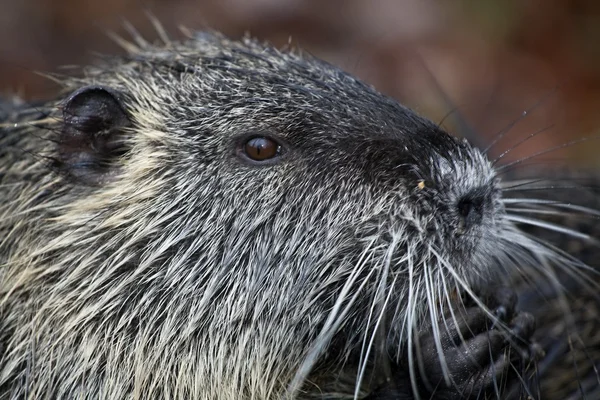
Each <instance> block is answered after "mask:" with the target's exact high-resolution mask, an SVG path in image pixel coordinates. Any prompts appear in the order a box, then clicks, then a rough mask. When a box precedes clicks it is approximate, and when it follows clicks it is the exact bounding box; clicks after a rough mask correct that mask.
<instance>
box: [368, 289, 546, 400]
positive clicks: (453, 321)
mask: <svg viewBox="0 0 600 400" xmlns="http://www.w3.org/2000/svg"><path fill="white" fill-rule="evenodd" d="M483 302H484V303H485V304H486V306H487V307H488V309H489V310H490V311H491V313H492V316H490V315H489V313H486V312H485V311H484V310H483V309H482V308H481V307H479V306H478V305H476V304H472V305H468V306H467V307H463V308H461V309H457V310H454V312H453V313H448V314H447V315H446V316H445V318H444V319H443V320H441V321H440V322H439V323H438V325H437V326H436V327H435V329H432V328H431V327H430V329H428V330H426V331H425V332H424V333H422V334H421V335H420V337H419V340H418V346H416V347H417V349H415V350H414V351H415V353H416V354H415V355H416V357H415V359H417V358H418V359H419V362H418V364H419V365H418V366H415V368H416V372H417V375H418V385H419V388H418V390H419V392H420V394H421V397H423V398H435V399H478V398H481V399H483V398H486V396H487V397H488V398H502V397H501V393H502V390H503V388H504V387H506V386H507V384H508V382H509V381H511V380H513V379H518V377H519V375H520V374H521V373H522V372H523V370H524V368H525V366H527V365H528V364H529V363H530V362H531V361H533V360H535V359H538V358H539V357H540V356H541V350H540V348H539V347H538V346H537V345H535V344H533V343H531V341H530V339H531V336H532V335H533V333H534V331H535V320H534V318H533V317H532V316H531V315H530V314H528V313H519V312H516V309H515V308H516V303H517V297H516V294H515V293H514V292H513V291H512V290H510V289H505V288H502V289H497V290H495V291H494V292H493V293H490V294H489V295H488V296H486V297H484V299H483ZM436 331H437V334H436ZM440 349H441V355H440V351H439V350H440ZM408 368H410V366H409V365H408V364H405V365H404V366H398V368H397V370H398V371H397V376H398V377H399V380H400V381H404V382H403V383H400V382H390V384H389V385H384V386H383V387H382V388H380V389H379V391H377V392H376V393H374V394H373V395H372V397H368V399H369V400H371V399H373V400H375V399H390V400H391V399H405V398H410V397H408V396H409V395H408V394H407V393H406V391H405V390H401V389H399V388H400V386H405V385H408V387H410V379H409V378H407V376H408V375H407V373H406V371H405V370H406V369H408ZM401 370H402V371H401ZM394 387H395V388H396V389H394ZM394 390H396V392H394Z"/></svg>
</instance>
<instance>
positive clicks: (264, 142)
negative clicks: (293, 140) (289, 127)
mask: <svg viewBox="0 0 600 400" xmlns="http://www.w3.org/2000/svg"><path fill="white" fill-rule="evenodd" d="M279 150H280V146H279V144H278V143H277V142H275V141H274V140H272V139H269V138H266V137H255V138H252V139H250V140H248V141H247V142H246V144H245V145H244V152H245V153H246V155H247V156H248V157H249V158H250V159H251V160H254V161H265V160H268V159H270V158H273V157H275V156H277V154H279Z"/></svg>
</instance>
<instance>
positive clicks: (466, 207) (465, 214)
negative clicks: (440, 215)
mask: <svg viewBox="0 0 600 400" xmlns="http://www.w3.org/2000/svg"><path fill="white" fill-rule="evenodd" d="M485 202H486V198H485V196H483V195H479V194H473V195H467V196H464V197H462V198H461V199H460V200H459V201H458V204H457V205H456V208H457V211H458V215H459V217H460V223H459V230H458V232H459V233H464V231H465V230H467V229H469V228H471V227H472V226H474V225H477V224H480V223H481V220H482V219H483V212H484V208H485Z"/></svg>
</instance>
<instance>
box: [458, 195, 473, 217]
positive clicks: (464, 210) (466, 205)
mask: <svg viewBox="0 0 600 400" xmlns="http://www.w3.org/2000/svg"><path fill="white" fill-rule="evenodd" d="M471 210H473V202H472V201H471V200H470V199H461V200H460V201H459V202H458V214H459V215H460V216H461V217H463V218H467V217H468V216H469V214H470V213H471Z"/></svg>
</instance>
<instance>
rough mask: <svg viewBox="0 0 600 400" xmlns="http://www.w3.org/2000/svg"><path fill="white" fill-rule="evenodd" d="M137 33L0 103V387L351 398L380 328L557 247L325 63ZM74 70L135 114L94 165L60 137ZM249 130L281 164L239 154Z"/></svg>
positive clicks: (222, 398) (250, 47)
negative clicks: (75, 159) (276, 151)
mask: <svg viewBox="0 0 600 400" xmlns="http://www.w3.org/2000/svg"><path fill="white" fill-rule="evenodd" d="M136 41H137V43H136V44H130V43H124V45H125V47H127V49H128V55H126V56H123V57H114V58H107V59H106V60H104V62H103V63H100V64H99V65H98V66H95V67H89V68H86V69H85V70H84V74H83V76H82V77H81V78H72V77H70V78H65V79H61V83H62V85H63V86H64V91H63V93H62V94H61V95H60V96H59V97H58V98H57V99H56V101H54V102H49V103H44V104H43V105H40V106H39V107H33V108H32V107H25V106H22V105H19V103H18V101H11V102H7V103H5V104H4V105H3V109H2V113H4V114H5V116H4V120H5V121H8V122H7V123H5V124H4V125H3V127H4V128H3V129H2V130H1V131H0V132H1V135H0V146H1V147H0V183H1V185H0V202H1V208H0V237H1V238H2V239H1V242H0V262H1V264H2V270H1V273H0V292H1V294H2V297H1V303H0V309H1V311H2V313H1V316H2V319H1V321H0V326H1V334H2V345H3V349H2V351H3V353H2V358H1V362H2V364H1V365H0V398H2V399H17V398H31V399H50V398H52V399H58V398H69V399H70V398H85V399H96V398H107V399H108V398H110V399H155V398H165V399H219V400H234V399H235V400H238V399H260V400H268V399H284V398H285V399H288V398H290V399H291V398H295V399H309V398H323V399H325V398H336V399H342V398H349V399H351V398H361V396H364V395H365V394H366V393H369V391H370V390H372V388H373V385H376V384H378V383H379V382H378V381H377V379H376V378H372V377H374V376H375V377H376V376H378V374H379V372H378V371H379V370H378V368H379V366H378V365H377V364H376V363H374V362H373V360H374V357H375V356H376V355H377V354H378V352H379V351H380V348H381V346H383V347H384V348H385V349H386V351H387V352H388V353H389V354H391V356H392V357H393V358H396V359H399V358H400V357H403V356H405V354H402V349H403V346H404V345H405V344H407V343H408V344H409V348H411V346H410V345H411V344H412V343H413V342H414V340H415V337H416V335H417V333H418V332H420V331H421V330H423V329H425V327H426V326H428V324H429V323H430V322H432V321H433V322H435V321H437V320H438V319H439V317H440V316H441V315H442V314H443V313H444V311H445V310H447V309H448V308H452V307H453V305H454V304H455V303H456V299H455V294H456V293H457V292H458V293H463V294H464V293H466V295H467V297H472V298H474V299H475V300H474V301H475V302H476V303H478V304H479V305H480V306H482V307H483V304H482V302H481V301H480V300H478V298H477V295H476V293H475V291H476V290H477V288H478V287H479V286H481V285H480V284H481V283H482V282H486V281H488V280H490V279H491V278H492V277H498V276H499V275H508V273H507V272H506V271H510V269H511V267H513V266H514V265H515V262H516V261H521V262H523V263H538V264H550V263H551V262H552V260H555V259H556V254H555V253H554V252H553V251H552V250H551V249H550V248H548V247H545V246H543V245H540V244H539V243H537V242H536V241H534V240H531V239H530V238H529V237H528V236H526V235H524V234H522V233H521V231H520V230H518V229H517V228H516V227H515V226H514V223H513V222H512V221H511V220H510V218H509V217H508V216H507V214H506V211H505V206H504V203H503V199H502V192H501V187H500V184H499V179H498V177H497V175H496V172H495V170H494V168H493V167H492V165H491V163H490V162H489V161H488V160H487V159H486V158H485V156H484V155H483V154H482V153H481V152H480V151H479V150H477V149H474V148H473V147H471V146H470V145H469V144H467V143H466V142H464V141H461V140H458V139H455V138H452V137H451V136H449V135H447V134H446V133H444V132H443V131H442V130H441V129H440V128H439V127H438V126H437V125H435V124H433V123H432V122H429V121H428V120H426V119H424V118H421V117H419V116H417V115H415V114H414V113H413V112H412V111H410V110H408V109H406V108H405V107H403V106H401V105H400V104H398V103H397V102H396V101H394V100H392V99H389V98H386V97H384V96H382V95H380V94H379V93H377V92H376V91H375V90H374V89H372V88H370V87H369V86H367V85H365V84H363V83H361V82H360V81H358V80H356V79H355V78H353V77H351V76H349V75H347V74H345V73H343V72H341V71H340V70H338V69H337V68H335V67H333V66H330V65H328V64H326V63H324V62H322V61H319V60H316V59H313V58H310V57H307V56H302V55H301V54H299V53H297V52H294V51H279V50H275V49H273V48H272V47H269V46H266V45H263V44H260V43H258V42H256V41H253V40H251V39H245V40H243V41H242V42H235V41H229V40H227V39H225V38H223V37H221V36H219V35H215V34H194V35H191V36H190V37H189V38H188V39H187V40H186V41H184V42H173V41H168V40H167V41H165V43H163V44H160V45H154V44H149V43H147V42H145V41H143V40H142V39H141V38H139V37H136ZM86 86H97V87H107V88H110V89H111V90H112V91H114V92H115V93H117V94H118V96H119V98H120V99H121V100H122V102H123V104H124V110H125V111H126V113H127V116H128V117H129V119H130V121H131V125H130V126H128V127H126V128H125V129H124V131H123V134H122V136H123V138H122V139H123V142H124V146H125V147H126V149H127V151H126V152H125V153H124V154H123V155H122V156H120V157H119V159H118V162H117V163H116V164H111V166H110V169H109V170H108V171H107V172H105V173H102V174H100V176H98V175H97V174H92V175H94V176H90V175H89V174H86V173H83V174H78V170H79V169H85V168H86V166H85V162H84V163H83V164H82V165H83V166H82V165H79V164H77V163H74V164H68V163H66V164H67V165H65V163H64V162H62V161H64V160H61V156H60V154H57V150H56V148H57V143H60V135H61V132H63V131H64V129H65V128H64V127H63V125H64V124H65V121H64V118H63V114H62V111H64V108H65V104H67V103H68V102H69V99H70V96H72V93H74V92H76V91H77V90H78V89H80V88H82V87H86ZM13 122H15V125H13V124H12V123H13ZM256 133H258V134H267V135H273V136H275V137H277V138H279V139H280V140H281V141H282V143H283V144H284V146H283V147H284V148H285V153H284V154H282V156H281V158H280V159H279V161H278V162H276V163H272V164H269V165H253V164H251V163H249V162H245V161H244V160H243V159H241V158H240V157H239V156H238V155H237V151H238V148H239V144H240V141H242V140H243V139H244V138H246V137H248V135H251V134H256ZM464 199H467V200H468V201H469V202H471V203H474V204H476V205H477V210H476V211H474V212H473V213H475V215H471V216H470V217H469V219H466V218H465V217H464V216H461V215H460V212H459V209H458V205H459V203H460V202H461V201H462V200H464ZM473 213H471V214H473ZM471 217H472V218H471ZM433 326H434V330H435V329H436V328H435V327H436V326H437V325H436V324H435V323H434V324H433ZM438 350H439V349H438ZM410 356H411V355H409V357H410ZM356 358H358V362H356V361H355V360H356ZM413 361H414V360H413ZM415 362H416V361H415ZM415 362H413V364H414V363H415Z"/></svg>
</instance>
